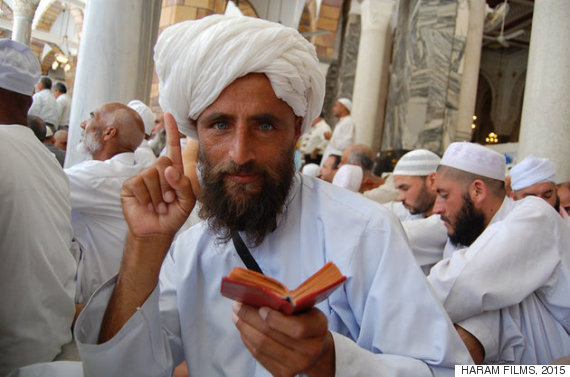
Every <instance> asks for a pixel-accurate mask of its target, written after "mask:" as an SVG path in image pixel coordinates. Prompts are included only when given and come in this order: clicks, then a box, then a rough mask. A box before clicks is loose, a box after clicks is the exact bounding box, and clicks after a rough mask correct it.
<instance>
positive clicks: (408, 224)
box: [402, 214, 447, 275]
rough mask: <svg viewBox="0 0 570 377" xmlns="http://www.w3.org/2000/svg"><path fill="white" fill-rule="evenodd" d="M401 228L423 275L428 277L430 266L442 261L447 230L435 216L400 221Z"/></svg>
mask: <svg viewBox="0 0 570 377" xmlns="http://www.w3.org/2000/svg"><path fill="white" fill-rule="evenodd" d="M402 226H403V227H404V230H405V231H406V235H407V236H408V241H409V242H410V247H411V248H412V253H414V257H416V261H417V262H418V264H419V265H420V267H421V268H422V271H423V272H424V274H426V275H429V271H430V269H431V268H432V266H433V265H434V264H436V263H437V262H439V261H440V260H442V259H443V249H444V247H445V244H446V241H447V228H446V227H445V225H443V221H441V218H440V216H439V215H437V214H434V215H431V216H430V217H426V218H423V219H411V220H406V221H402Z"/></svg>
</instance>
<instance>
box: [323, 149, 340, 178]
mask: <svg viewBox="0 0 570 377" xmlns="http://www.w3.org/2000/svg"><path fill="white" fill-rule="evenodd" d="M339 164H340V156H339V155H338V154H330V155H328V156H327V158H326V159H325V161H324V163H323V166H321V175H320V177H319V178H321V179H322V180H323V181H327V182H329V183H332V181H333V179H334V176H335V174H336V172H337V171H338V166H339Z"/></svg>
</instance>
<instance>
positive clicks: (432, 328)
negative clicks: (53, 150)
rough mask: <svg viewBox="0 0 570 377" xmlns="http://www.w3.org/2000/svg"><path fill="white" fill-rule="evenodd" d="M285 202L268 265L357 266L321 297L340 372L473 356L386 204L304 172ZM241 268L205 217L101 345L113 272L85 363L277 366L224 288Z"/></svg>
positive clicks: (421, 372) (209, 368)
mask: <svg viewBox="0 0 570 377" xmlns="http://www.w3.org/2000/svg"><path fill="white" fill-rule="evenodd" d="M285 208H286V209H285V213H284V214H283V215H282V216H280V217H279V219H278V226H277V228H276V229H275V231H273V232H272V233H271V234H269V235H268V236H267V237H266V238H265V240H264V241H263V242H262V244H261V245H260V246H258V247H256V248H253V249H252V250H251V253H252V255H253V257H254V258H255V259H256V261H257V263H258V264H259V265H260V267H261V269H262V270H263V271H264V273H265V274H267V275H269V276H272V277H275V278H277V279H278V280H280V281H282V282H283V283H284V284H286V285H287V286H289V287H296V286H297V285H298V284H300V283H301V282H303V281H304V280H305V279H306V278H307V277H309V276H310V275H312V274H313V273H314V272H316V271H317V270H318V269H320V268H321V267H322V266H323V265H324V264H325V263H326V262H328V261H333V262H334V263H335V264H337V266H338V267H339V268H340V270H341V271H342V273H343V274H344V275H346V276H347V278H348V279H347V281H346V282H345V283H344V285H343V286H342V287H341V288H340V289H337V290H336V291H335V292H333V293H332V294H331V296H329V298H328V299H327V300H325V301H323V302H321V303H320V304H318V308H319V309H320V310H321V311H322V312H323V313H324V314H325V315H326V316H327V318H328V321H329V328H330V330H331V331H332V332H333V333H332V334H333V338H334V343H335V353H336V375H338V376H348V375H350V376H372V375H391V376H432V373H434V374H435V375H448V376H452V375H453V373H454V372H453V369H452V366H453V365H455V364H464V363H470V362H471V360H470V357H469V355H468V353H467V351H466V349H465V347H464V345H463V343H462V342H461V340H460V339H459V338H458V336H457V334H456V332H455V330H454V329H453V327H452V325H451V322H450V321H449V319H448V317H447V316H446V315H445V312H444V311H443V308H442V307H441V305H440V304H439V303H438V302H437V300H435V298H434V296H433V293H432V292H431V289H430V288H429V286H428V285H427V284H426V281H425V277H424V276H423V274H422V272H421V270H420V269H419V268H418V266H417V265H416V263H415V261H414V259H413V256H412V254H411V252H410V250H409V246H408V245H407V242H406V239H405V235H404V233H403V230H402V228H401V226H400V224H399V223H398V220H397V219H396V218H394V217H393V216H392V215H391V214H390V213H389V212H388V211H387V210H386V209H384V208H382V207H381V206H379V205H376V204H374V203H371V202H370V201H369V200H367V199H364V198H362V197H361V196H360V195H358V194H355V193H352V192H349V191H347V190H342V189H340V188H338V187H335V186H333V185H330V184H328V183H324V182H322V181H320V180H318V179H316V178H312V177H307V176H303V175H301V174H297V175H296V177H295V181H294V185H293V187H292V191H291V194H290V197H289V200H288V202H287V203H286V207H285ZM235 266H243V263H242V261H241V260H240V258H239V256H238V255H237V252H236V250H235V248H234V246H233V245H232V243H231V242H229V243H220V242H219V241H218V240H217V239H216V235H215V234H213V233H212V232H211V231H210V230H209V229H208V228H207V225H206V223H204V222H202V223H200V224H198V225H196V226H194V227H192V228H190V229H189V230H188V231H186V232H185V233H184V234H182V235H180V236H179V238H178V239H177V240H176V242H175V243H174V244H173V246H172V248H171V250H170V251H169V253H168V254H167V256H166V258H165V260H164V263H163V266H162V270H161V274H160V283H159V288H157V289H155V291H154V292H153V293H152V294H151V296H150V297H149V298H148V299H147V301H146V302H145V303H144V305H143V306H142V307H141V308H139V309H138V310H137V312H136V313H135V314H134V315H133V316H132V317H131V318H130V320H129V321H128V322H127V323H126V324H125V326H124V327H123V328H122V329H121V331H120V332H119V333H117V334H116V335H115V337H114V338H112V339H111V340H109V341H108V342H106V343H104V344H100V345H97V337H98V332H99V328H100V323H101V319H102V316H103V313H104V311H105V307H106V306H107V302H108V300H109V297H110V294H111V292H112V290H113V287H114V285H113V284H114V281H113V280H112V281H109V282H107V283H106V284H105V285H104V286H103V287H102V288H101V289H100V290H98V291H97V292H96V293H95V294H94V295H93V297H92V298H91V300H90V302H89V304H88V305H87V307H86V308H85V310H84V311H83V312H82V313H81V315H80V317H79V319H78V322H77V325H76V328H75V329H76V337H77V342H78V347H79V350H80V353H81V356H82V360H83V363H84V370H85V371H86V372H87V374H88V375H89V376H91V377H96V376H111V375H114V376H119V375H120V376H139V377H140V376H154V377H156V376H164V377H166V376H171V375H172V368H173V367H174V366H175V365H177V364H178V363H180V362H181V361H182V360H186V361H187V364H188V370H189V374H190V375H191V376H209V377H215V376H237V377H239V376H244V377H246V376H247V377H252V376H269V373H268V372H267V371H266V370H265V369H264V368H263V367H262V366H261V365H260V364H259V363H257V362H256V360H255V359H254V358H253V356H252V355H251V354H250V353H249V351H248V350H247V348H246V347H245V346H244V345H243V343H242V341H241V338H240V335H239V332H238V331H237V329H236V328H235V326H234V324H233V322H232V319H231V318H232V308H231V305H232V300H229V299H227V298H225V297H223V296H222V295H221V294H220V283H221V279H222V277H223V276H225V275H227V274H229V272H230V271H231V270H232V268H233V267H235ZM159 309H160V311H159ZM442 367H443V368H442ZM446 368H451V369H446Z"/></svg>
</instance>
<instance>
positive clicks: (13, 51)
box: [0, 38, 41, 96]
mask: <svg viewBox="0 0 570 377" xmlns="http://www.w3.org/2000/svg"><path fill="white" fill-rule="evenodd" d="M40 76H41V67H40V62H39V61H38V58H37V57H36V55H34V53H33V52H32V50H30V48H29V47H28V46H26V45H23V44H21V43H18V42H15V41H12V40H10V39H5V38H3V39H0V88H3V89H7V90H10V91H12V92H16V93H20V94H25V95H27V96H31V95H32V94H33V93H34V85H35V84H36V83H37V82H38V80H39V79H40Z"/></svg>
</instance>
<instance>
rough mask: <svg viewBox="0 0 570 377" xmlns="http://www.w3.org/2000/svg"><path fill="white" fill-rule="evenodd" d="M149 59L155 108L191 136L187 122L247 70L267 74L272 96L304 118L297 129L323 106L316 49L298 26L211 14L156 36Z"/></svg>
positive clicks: (308, 124) (307, 126)
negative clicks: (154, 76)
mask: <svg viewBox="0 0 570 377" xmlns="http://www.w3.org/2000/svg"><path fill="white" fill-rule="evenodd" d="M154 60H155V65H156V72H157V75H158V80H159V89H158V91H159V102H160V106H161V107H162V110H163V111H165V112H170V113H172V115H174V118H175V119H176V122H177V123H178V127H179V128H180V131H181V132H182V133H184V134H185V135H187V136H190V137H192V138H196V128H195V125H194V124H192V123H193V122H192V121H191V120H194V121H195V120H196V119H197V118H198V117H199V115H200V114H201V113H202V112H203V111H204V110H205V109H206V108H207V107H208V106H209V105H211V104H212V103H213V102H214V101H215V100H216V99H217V98H218V96H219V95H220V93H221V92H222V91H223V90H224V89H225V88H226V87H227V86H228V85H230V84H231V83H232V82H233V81H234V80H236V79H237V78H240V77H242V76H245V75H247V74H249V73H254V72H257V73H264V74H265V75H266V76H267V78H268V79H269V81H270V82H271V86H272V88H273V91H274V92H275V95H276V96H277V97H278V98H280V99H282V100H283V101H285V102H286V103H287V104H288V105H289V106H290V107H291V108H292V109H293V112H294V113H295V115H297V116H300V117H303V125H302V128H301V132H302V133H304V132H306V131H308V130H309V129H310V128H311V123H312V121H313V119H315V118H316V117H317V116H318V115H319V114H320V112H321V109H322V106H323V99H324V93H325V78H324V76H323V74H322V73H321V71H320V69H319V64H318V59H317V55H316V52H315V48H314V47H313V45H312V44H311V43H309V42H308V41H307V40H306V39H305V38H303V37H302V36H301V34H299V32H298V31H297V30H295V29H293V28H290V27H286V26H283V25H281V24H278V23H274V22H270V21H267V20H262V19H258V18H251V17H235V16H224V15H211V16H208V17H204V18H202V19H199V20H192V21H184V22H180V23H178V24H175V25H172V26H169V27H168V28H166V29H165V30H164V31H163V32H162V33H161V34H160V37H159V38H158V42H157V44H156V47H155V49H154Z"/></svg>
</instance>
